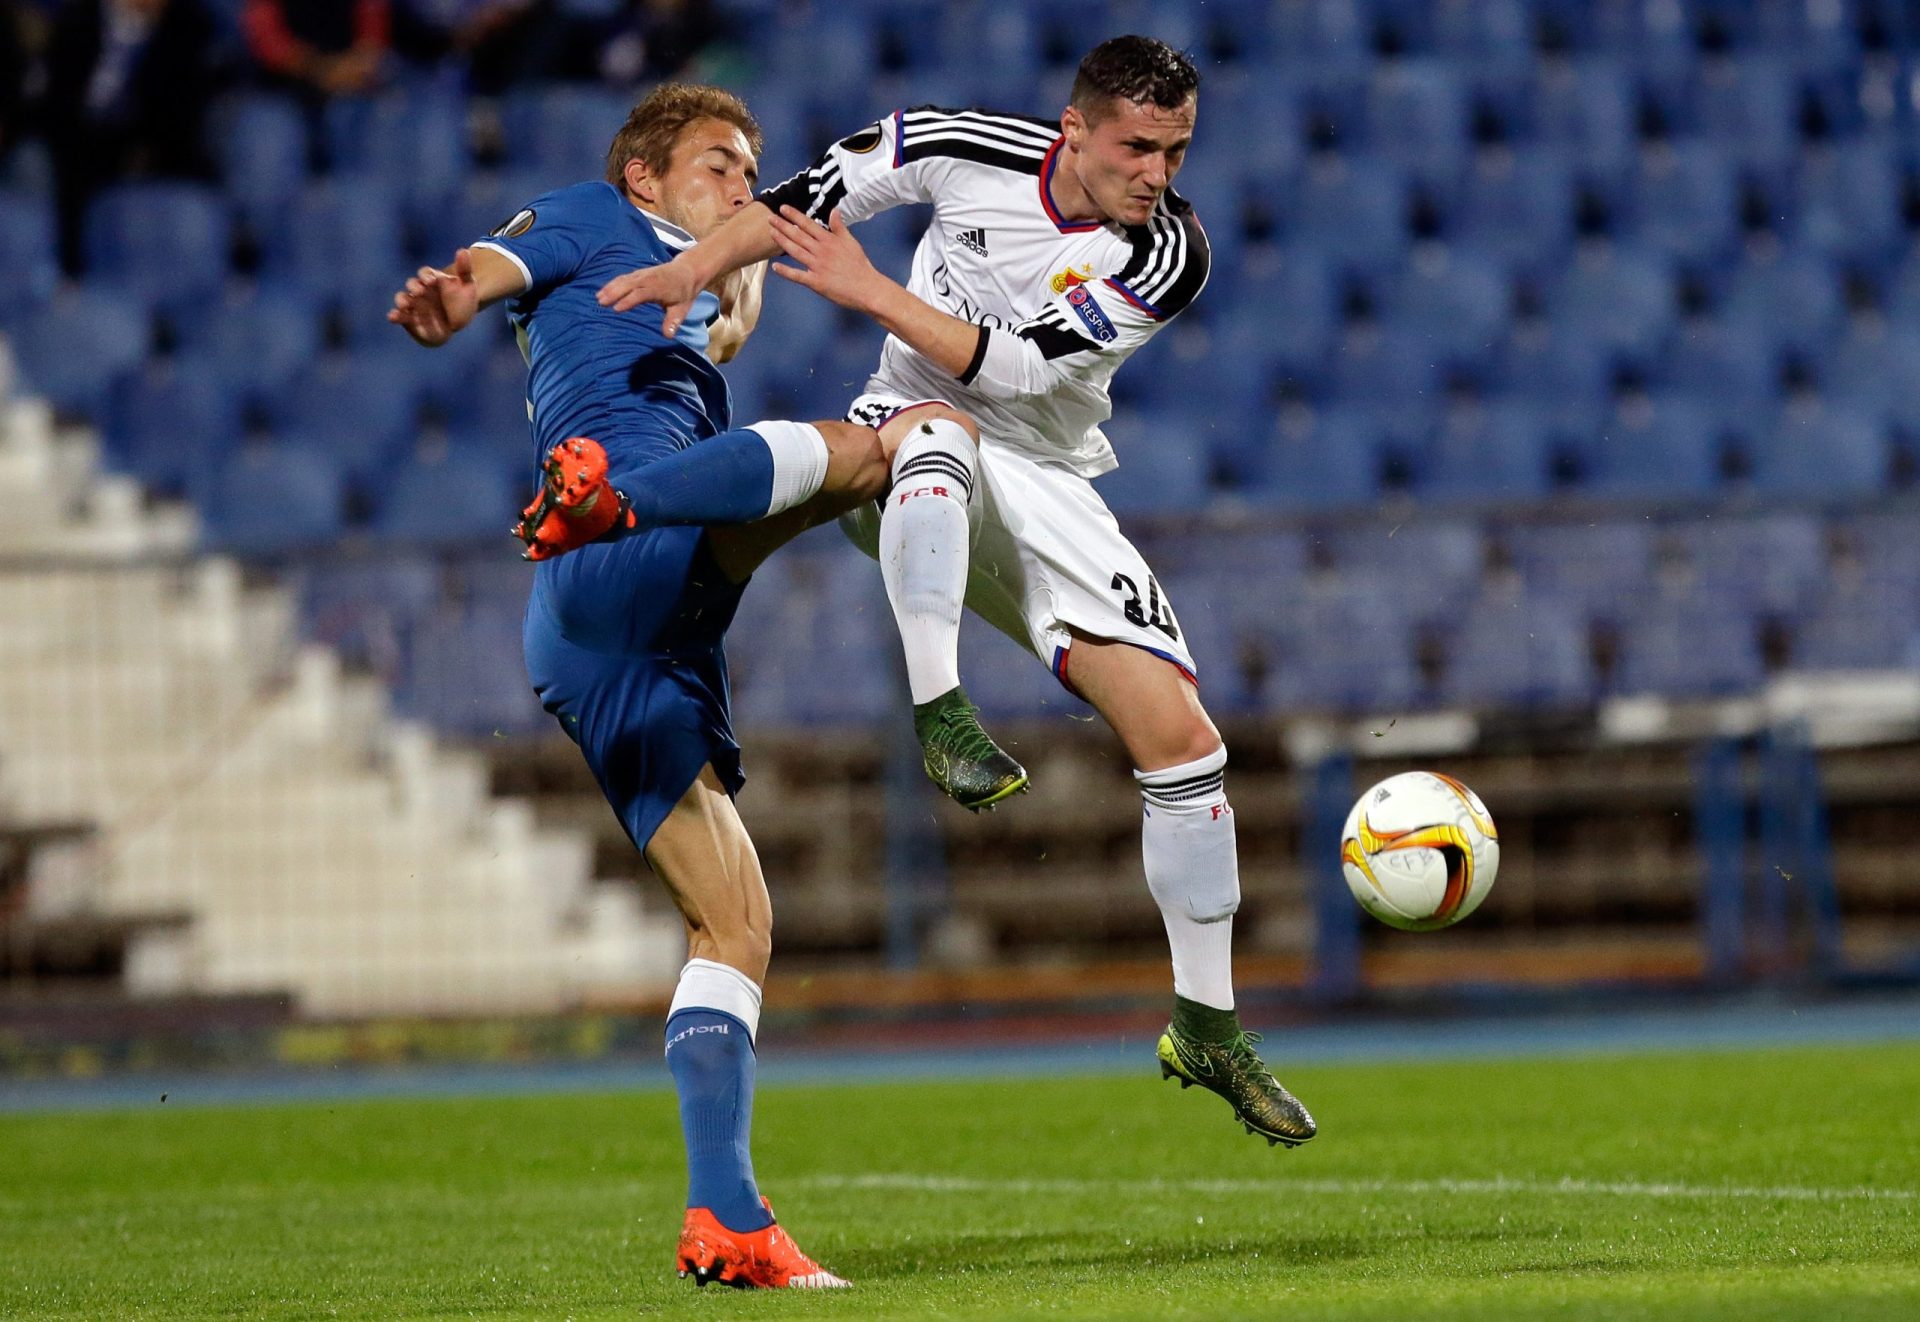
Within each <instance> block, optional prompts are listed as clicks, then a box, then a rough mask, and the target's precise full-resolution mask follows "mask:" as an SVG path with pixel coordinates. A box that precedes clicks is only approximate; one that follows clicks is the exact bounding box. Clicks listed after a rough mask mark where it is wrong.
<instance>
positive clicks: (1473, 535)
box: [1326, 517, 1486, 605]
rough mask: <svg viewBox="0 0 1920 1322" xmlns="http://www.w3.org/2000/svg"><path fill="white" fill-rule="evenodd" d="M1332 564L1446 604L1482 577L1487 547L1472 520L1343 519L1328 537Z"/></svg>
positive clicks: (1353, 575)
mask: <svg viewBox="0 0 1920 1322" xmlns="http://www.w3.org/2000/svg"><path fill="white" fill-rule="evenodd" d="M1326 542H1327V546H1328V550H1329V551H1330V553H1331V557H1332V562H1333V566H1334V568H1335V569H1336V570H1338V571H1339V572H1341V573H1343V574H1345V575H1347V576H1348V577H1350V578H1353V579H1356V580H1361V581H1367V582H1374V583H1379V584H1381V585H1382V586H1383V589H1386V590H1399V589H1401V588H1407V589H1410V590H1411V593H1412V594H1413V595H1417V596H1419V597H1421V598H1423V599H1429V600H1431V601H1433V602H1435V603H1437V604H1440V605H1445V604H1448V603H1450V602H1452V601H1454V600H1456V599H1457V598H1458V597H1459V596H1460V595H1461V594H1463V593H1465V592H1468V591H1470V590H1472V588H1473V587H1474V586H1475V585H1476V584H1477V583H1478V582H1479V581H1480V572H1481V567H1482V565H1483V563H1484V562H1485V559H1486V547H1485V545H1484V543H1483V540H1482V538H1481V534H1480V529H1479V528H1478V527H1476V526H1475V525H1473V524H1469V523H1457V522H1446V521H1435V522H1426V521H1414V520H1404V519H1401V518H1398V517H1396V518H1393V519H1390V520H1386V519H1375V520H1370V521H1365V522H1358V523H1342V524H1341V525H1340V526H1339V527H1337V528H1335V529H1333V530H1332V531H1331V532H1330V533H1328V534H1327V536H1326Z"/></svg>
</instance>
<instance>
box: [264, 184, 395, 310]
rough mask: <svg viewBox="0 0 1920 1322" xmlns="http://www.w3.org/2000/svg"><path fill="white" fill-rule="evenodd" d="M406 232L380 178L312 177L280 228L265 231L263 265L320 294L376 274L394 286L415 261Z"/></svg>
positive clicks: (329, 295) (335, 293)
mask: <svg viewBox="0 0 1920 1322" xmlns="http://www.w3.org/2000/svg"><path fill="white" fill-rule="evenodd" d="M405 236H406V228H405V226H404V224H403V223H402V217H401V212H400V205H399V202H398V201H397V200H396V197H395V194H394V192H393V190H392V188H390V187H389V186H388V185H387V184H386V183H385V182H383V181H382V182H372V181H366V180H361V179H356V178H353V177H351V176H341V177H338V178H330V179H317V180H315V181H313V182H312V183H310V184H308V185H307V186H306V187H305V188H304V189H302V190H301V193H300V195H299V197H297V198H296V199H294V202H293V204H292V206H291V207H290V208H289V209H288V212H287V218H286V225H285V228H284V229H283V230H281V231H278V232H275V233H273V234H270V235H268V236H267V237H266V241H265V245H264V248H265V252H264V256H265V261H264V264H263V269H264V271H265V272H266V274H267V275H268V276H270V277H271V278H273V279H276V280H283V281H287V282H290V283H292V284H294V285H296V286H297V287H298V288H300V289H301V290H303V291H305V292H306V293H307V294H308V295H309V296H311V297H313V298H317V299H321V300H332V299H335V298H337V297H339V296H340V295H341V294H343V293H345V292H346V291H348V290H350V289H356V288H364V287H365V286H366V285H367V284H369V283H372V282H374V281H376V280H387V281H391V282H392V283H393V286H394V288H396V289H397V288H398V287H399V285H400V282H401V281H402V280H404V279H405V278H406V277H407V276H408V275H411V274H412V273H413V269H414V266H415V263H413V262H411V261H409V260H408V257H407V252H406V248H405V242H404V241H405Z"/></svg>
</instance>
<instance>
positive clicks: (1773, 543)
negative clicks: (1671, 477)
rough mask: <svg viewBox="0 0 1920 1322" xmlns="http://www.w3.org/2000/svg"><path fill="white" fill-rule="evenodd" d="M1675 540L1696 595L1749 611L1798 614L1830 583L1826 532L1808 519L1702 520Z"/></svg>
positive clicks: (1685, 526)
mask: <svg viewBox="0 0 1920 1322" xmlns="http://www.w3.org/2000/svg"><path fill="white" fill-rule="evenodd" d="M1673 540H1674V541H1675V543H1676V544H1677V546H1678V548H1679V550H1680V551H1681V553H1682V555H1683V556H1684V557H1685V560H1686V563H1687V566H1688V568H1689V569H1690V570H1691V571H1692V574H1693V582H1694V586H1695V590H1696V591H1698V592H1699V593H1701V594H1702V595H1705V596H1711V597H1714V598H1716V599H1720V600H1725V601H1729V602H1738V603H1741V604H1742V605H1744V606H1746V607H1748V608H1750V609H1754V610H1763V611H1773V612H1783V613H1791V612H1795V611H1798V610H1800V609H1801V608H1803V607H1804V606H1805V605H1806V604H1807V603H1808V602H1810V601H1811V600H1813V598H1814V597H1815V595H1816V592H1817V590H1819V589H1821V588H1823V587H1824V585H1825V584H1826V583H1827V581H1828V570H1827V534H1826V529H1825V528H1824V527H1823V526H1822V524H1821V522H1820V520H1819V519H1817V518H1814V517H1813V516H1812V515H1808V514H1792V513H1781V514H1771V515H1763V516H1760V517H1757V518H1713V519H1700V520H1696V521H1692V522H1688V523H1683V524H1680V525H1678V526H1676V527H1675V528H1674V530H1673Z"/></svg>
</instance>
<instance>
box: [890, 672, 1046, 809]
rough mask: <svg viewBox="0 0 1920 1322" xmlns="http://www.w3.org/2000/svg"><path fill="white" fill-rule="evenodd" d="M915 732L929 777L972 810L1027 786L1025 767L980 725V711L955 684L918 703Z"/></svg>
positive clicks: (956, 801) (983, 806)
mask: <svg viewBox="0 0 1920 1322" xmlns="http://www.w3.org/2000/svg"><path fill="white" fill-rule="evenodd" d="M913 732H914V734H916V735H918V736H919V738H920V752H921V755H922V759H923V762H922V764H923V765H924V766H925V767H926V769H927V777H928V779H930V780H932V781H933V783H934V784H936V785H938V786H939V787H940V788H941V789H943V790H945V791H946V792H947V793H948V794H949V795H951V796H952V797H953V801H954V802H955V803H958V804H959V805H960V806H961V807H962V808H965V809H967V810H968V811H970V812H979V811H980V810H981V809H982V808H991V807H993V805H994V804H996V803H998V802H1000V800H1002V799H1004V798H1007V797H1009V796H1010V795H1014V794H1019V793H1021V792H1022V791H1023V790H1025V789H1026V788H1027V769H1026V768H1025V767H1023V766H1021V765H1020V764H1019V763H1018V762H1016V761H1014V760H1013V759H1012V758H1011V757H1009V756H1007V754H1006V753H1005V752H1004V751H1002V750H1001V748H1000V745H998V744H996V743H994V742H993V740H992V739H991V738H990V737H989V736H988V735H987V732H986V731H985V730H982V729H981V728H980V709H979V708H978V707H975V706H974V705H973V704H972V703H970V702H968V701H967V691H966V690H965V689H963V688H960V687H959V686H957V685H956V686H955V687H953V688H951V689H948V690H947V691H946V692H945V693H942V694H941V695H940V696H939V697H937V698H935V699H934V700H933V701H932V702H922V703H917V704H915V706H914V709H913Z"/></svg>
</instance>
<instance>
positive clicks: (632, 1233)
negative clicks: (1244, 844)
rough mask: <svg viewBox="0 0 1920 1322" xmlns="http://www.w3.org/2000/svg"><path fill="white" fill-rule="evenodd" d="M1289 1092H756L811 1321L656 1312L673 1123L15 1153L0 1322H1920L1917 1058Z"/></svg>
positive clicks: (316, 1130)
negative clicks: (1275, 1129) (1298, 1134)
mask: <svg viewBox="0 0 1920 1322" xmlns="http://www.w3.org/2000/svg"><path fill="white" fill-rule="evenodd" d="M1276 1044H1277V1043H1275V1042H1273V1041H1270V1043H1269V1045H1276ZM1279 1045H1282V1046H1283V1044H1279ZM1283 1049H1284V1048H1283ZM1275 1054H1276V1056H1280V1055H1281V1053H1279V1052H1276V1053H1275ZM1281 1073H1282V1077H1284V1078H1286V1079H1287V1081H1288V1082H1289V1083H1290V1084H1291V1085H1292V1086H1293V1087H1294V1088H1295V1089H1296V1091H1298V1092H1299V1093H1300V1094H1301V1095H1302V1096H1303V1097H1305V1098H1306V1099H1307V1100H1308V1102H1309V1103H1310V1104H1311V1105H1312V1106H1313V1108H1314V1110H1315V1111H1316V1113H1317V1114H1318V1115H1319V1116H1320V1118H1321V1121H1322V1125H1323V1128H1322V1131H1321V1136H1320V1137H1319V1138H1318V1139H1317V1140H1316V1141H1315V1142H1313V1143H1312V1144H1310V1145H1308V1146H1307V1147H1304V1148H1301V1149H1299V1150H1298V1151H1294V1152H1288V1151H1285V1150H1283V1149H1269V1148H1268V1147H1267V1146H1266V1145H1265V1144H1264V1143H1261V1142H1258V1141H1257V1140H1254V1139H1251V1138H1248V1137H1246V1136H1245V1135H1243V1134H1242V1133H1240V1131H1239V1130H1238V1129H1237V1128H1234V1127H1231V1126H1230V1124H1229V1120H1228V1115H1227V1111H1226V1107H1225V1105H1224V1104H1223V1103H1221V1102H1220V1101H1219V1100H1218V1099H1216V1098H1213V1097H1211V1096H1209V1095H1206V1094H1203V1093H1201V1092H1199V1091H1198V1090H1195V1091H1191V1092H1184V1093H1183V1092H1181V1091H1179V1090H1178V1089H1176V1088H1175V1087H1174V1086H1173V1085H1172V1084H1171V1083H1164V1082H1162V1081H1161V1080H1160V1079H1159V1078H1158V1076H1157V1073H1156V1072H1155V1069H1154V1064H1153V1060H1152V1056H1151V1053H1150V1052H1144V1051H1143V1053H1142V1056H1141V1069H1140V1072H1139V1073H1138V1074H1137V1075H1130V1076H1126V1077H1074V1078H1062V1079H1035V1080H1002V1079H989V1080H981V1081H977V1082H927V1083H867V1084H858V1085H850V1086H848V1087H845V1088H822V1087H805V1088H801V1087H787V1088H766V1089H763V1090H762V1094H761V1097H760V1100H759V1106H758V1112H757V1119H756V1130H757V1132H756V1142H757V1147H758V1165H759V1175H760V1180H761V1184H762V1187H763V1188H764V1189H766V1190H767V1191H768V1193H769V1194H770V1195H771V1196H772V1197H773V1199H774V1203H775V1206H776V1207H777V1208H778V1209H779V1211H780V1214H781V1217H782V1220H783V1221H784V1222H785V1223H786V1224H787V1225H788V1227H789V1228H790V1229H791V1230H792V1231H793V1232H794V1233H795V1235H796V1237H797V1238H798V1239H799V1240H800V1242H801V1243H802V1244H803V1245H804V1246H806V1247H807V1248H808V1249H809V1251H811V1252H812V1253H813V1254H814V1255H815V1256H817V1257H818V1258H819V1259H820V1260H821V1261H822V1262H824V1263H825V1264H826V1265H828V1266H829V1267H831V1268H833V1269H834V1270H836V1271H839V1272H841V1273H842V1274H844V1275H846V1276H848V1277H851V1278H852V1279H853V1280H854V1281H855V1282H856V1283H857V1286H858V1288H857V1289H856V1290H854V1291H852V1292H848V1293H845V1294H840V1295H830V1296H829V1295H801V1294H771V1293H770V1294H757V1295H749V1294H743V1293H736V1292H733V1291H728V1290H722V1289H719V1288H717V1287H716V1288H710V1289H708V1290H706V1291H704V1292H698V1293H697V1292H696V1291H695V1290H694V1287H693V1285H692V1284H691V1283H690V1282H688V1281H682V1280H679V1279H677V1278H676V1277H675V1276H674V1274H673V1271H672V1269H671V1268H672V1252H673V1243H674V1236H675V1233H676V1231H677V1229H678V1225H679V1209H680V1203H681V1196H682V1166H681V1157H680V1153H679V1138H678V1126H677V1123H676V1121H675V1117H674V1108H673V1098H672V1096H671V1095H670V1094H667V1093H663V1092H649V1093H640V1094H635V1095H629V1096H607V1095H593V1096H581V1095H567V1096H546V1097H513V1098H484V1099H483V1098H475V1099H463V1100H420V1101H379V1102H364V1101H363V1102H342V1103H323V1104H301V1105H284V1106H245V1107H229V1108H204V1109H182V1108H179V1107H163V1106H160V1105H157V1104H156V1105H154V1106H153V1107H151V1108H148V1109H145V1110H141V1111H137V1112H135V1111H122V1112H107V1113H96V1114H66V1115H25V1116H20V1115H16V1116H6V1117H0V1317H22V1318H25V1317H65V1318H87V1319H96V1318H255V1317H258V1318H314V1317H328V1318H332V1317H339V1318H397V1317H449V1318H465V1317H478V1318H556V1319H557V1318H579V1319H585V1318H629V1317H633V1316H636V1315H640V1314H657V1313H664V1312H672V1313H675V1314H688V1315H697V1316H701V1317H712V1318H718V1317H744V1318H771V1317H791V1316H889V1317H985V1316H996V1317H1009V1316H1021V1317H1024V1316H1031V1315H1037V1314H1042V1313H1052V1314H1057V1315H1060V1316H1066V1317H1076V1318H1078V1317H1090V1316H1137V1317H1165V1316H1190V1317H1219V1316H1248V1317H1260V1316H1270V1317H1285V1318H1288V1319H1312V1318H1378V1319H1400V1318H1410V1317H1447V1318H1475V1319H1482V1318H1509V1317H1553V1318H1599V1317H1623V1318H1625V1317H1634V1318H1638V1317H1660V1318H1695V1317H1714V1318H1737V1319H1740V1322H1760V1320H1761V1319H1769V1318H1789V1317H1791V1318H1802V1317H1804V1318H1823V1319H1824V1318H1879V1317H1884V1318H1913V1317H1917V1316H1920V1049H1916V1048H1915V1047H1913V1046H1883V1047H1848V1048H1832V1049H1816V1050H1791V1051H1788V1050H1778V1051H1766V1052H1759V1051H1753V1052H1726V1053H1713V1054H1691V1055H1682V1054H1656V1055H1636V1056H1596V1057H1590V1058H1577V1059H1544V1060H1525V1061H1504V1062H1494V1063H1470V1062H1449V1063H1444V1064H1399V1065H1328V1066H1317V1067H1313V1068H1302V1069H1297V1070H1286V1069H1282V1071H1281ZM156 1101H157V1099H156Z"/></svg>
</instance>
